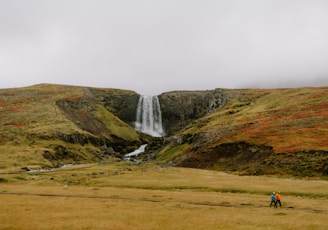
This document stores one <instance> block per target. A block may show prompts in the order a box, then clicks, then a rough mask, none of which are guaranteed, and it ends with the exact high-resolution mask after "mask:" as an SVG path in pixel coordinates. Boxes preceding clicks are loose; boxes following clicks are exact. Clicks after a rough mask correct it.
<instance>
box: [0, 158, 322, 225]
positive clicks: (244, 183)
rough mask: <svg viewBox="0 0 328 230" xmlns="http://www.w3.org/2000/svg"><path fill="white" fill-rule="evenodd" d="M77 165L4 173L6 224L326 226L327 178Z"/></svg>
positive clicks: (1, 191) (0, 218)
mask: <svg viewBox="0 0 328 230" xmlns="http://www.w3.org/2000/svg"><path fill="white" fill-rule="evenodd" d="M71 169H75V170H73V171H72V170H69V168H67V169H66V170H59V171H53V172H48V173H35V174H1V175H0V177H1V178H3V179H6V180H8V182H3V183H1V184H0V185H1V187H0V206H1V209H0V229H325V228H326V224H327V221H326V218H327V215H328V198H327V195H328V194H327V191H328V182H327V181H321V180H296V179H291V178H274V177H240V176H236V175H229V174H225V173H220V172H214V171H206V170H197V169H184V168H159V167H156V166H154V165H148V166H142V167H140V166H139V167H137V166H129V165H114V164H110V165H104V166H96V165H88V167H86V168H82V167H80V168H78V167H72V168H71ZM18 178H20V179H18ZM73 179H74V180H73ZM78 179H81V180H80V181H79V184H77V185H73V183H72V182H73V181H77V180H78ZM66 185H67V186H66ZM277 190H281V191H282V204H283V207H282V208H269V207H268V205H269V195H270V193H271V192H272V191H277Z"/></svg>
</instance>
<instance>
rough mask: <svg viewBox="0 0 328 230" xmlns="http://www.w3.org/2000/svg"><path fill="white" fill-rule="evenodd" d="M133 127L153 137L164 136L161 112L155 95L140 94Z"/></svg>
mask: <svg viewBox="0 0 328 230" xmlns="http://www.w3.org/2000/svg"><path fill="white" fill-rule="evenodd" d="M135 129H136V130H137V131H139V132H142V133H146V134H148V135H151V136H153V137H162V136H164V131H163V126H162V113H161V108H160V105H159V100H158V97H157V96H140V97H139V102H138V108H137V115H136V123H135Z"/></svg>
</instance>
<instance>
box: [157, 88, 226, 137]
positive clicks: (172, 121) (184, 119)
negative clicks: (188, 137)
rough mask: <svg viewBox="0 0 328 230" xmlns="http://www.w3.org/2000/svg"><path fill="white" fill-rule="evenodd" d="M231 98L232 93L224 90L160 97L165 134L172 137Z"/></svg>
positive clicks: (177, 92) (186, 92)
mask: <svg viewBox="0 0 328 230" xmlns="http://www.w3.org/2000/svg"><path fill="white" fill-rule="evenodd" d="M230 96H231V95H230V92H228V91H225V90H223V89H214V90H206V91H173V92H167V93H163V94H161V95H159V96H158V98H159V101H160V104H161V110H162V120H163V127H164V129H165V132H166V133H167V134H168V135H171V134H173V133H175V132H177V131H179V130H181V129H183V128H184V127H185V126H186V125H188V124H189V123H190V122H191V121H193V120H195V119H198V118H200V117H203V116H204V115H205V114H207V113H208V112H210V111H212V110H214V109H218V108H220V107H222V106H224V105H225V104H226V103H227V101H228V100H229V97H230Z"/></svg>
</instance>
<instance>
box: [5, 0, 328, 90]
mask: <svg viewBox="0 0 328 230" xmlns="http://www.w3.org/2000/svg"><path fill="white" fill-rule="evenodd" d="M327 40H328V3H327V2H326V1H323V0H322V1H321V0H313V1H306V0H289V1H282V0H279V1H277V0H268V1H261V0H250V1H242V0H231V1H210V0H205V1H196V0H189V1H187V0H184V1H183V0H175V1H173V0H166V1H152V0H141V1H133V0H122V1H105V0H95V1H87V0H79V1H78V0H71V1H63V0H58V1H50V0H30V1H24V0H13V1H1V2H0V64H1V66H2V67H1V68H0V76H1V79H3V80H2V82H1V85H0V87H1V88H5V87H15V86H22V85H31V84H37V83H41V82H49V83H60V84H74V85H88V86H95V87H109V88H124V89H132V90H135V91H137V92H140V93H143V94H159V93H161V92H164V91H170V90H179V89H190V90H194V89H213V88H217V87H222V88H237V87H253V86H255V87H256V86H259V87H298V86H306V85H316V86H318V85H319V86H320V85H327V79H328V66H327V65H326V61H327V60H328V43H327V42H326V41H327Z"/></svg>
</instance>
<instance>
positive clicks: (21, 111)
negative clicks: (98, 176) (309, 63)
mask: <svg viewBox="0 0 328 230" xmlns="http://www.w3.org/2000/svg"><path fill="white" fill-rule="evenodd" d="M92 91H101V92H102V94H103V95H107V97H108V98H111V93H113V92H115V93H116V94H118V92H119V93H121V94H125V95H134V96H135V97H136V98H138V95H137V94H136V93H134V92H131V91H124V90H113V89H108V91H106V90H105V89H94V88H93V89H91V88H87V87H77V86H65V85H49V84H41V85H35V86H31V87H24V88H15V89H3V90H0V113H1V117H0V170H1V169H7V168H13V169H17V168H21V167H23V166H24V167H29V168H39V167H53V166H58V165H60V164H64V163H80V162H90V161H100V160H104V159H112V158H113V157H119V156H121V155H122V154H124V153H127V152H129V151H131V150H133V149H135V148H136V147H137V146H139V144H140V140H139V136H138V134H137V133H136V132H135V130H134V129H133V128H132V127H131V126H129V125H127V124H126V123H125V122H123V121H122V120H120V119H119V118H118V117H117V116H115V115H114V114H112V113H111V112H110V111H109V110H108V109H106V108H105V106H104V104H103V103H101V102H100V101H99V100H98V98H97V97H96V96H95V95H94V93H93V92H92Z"/></svg>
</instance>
